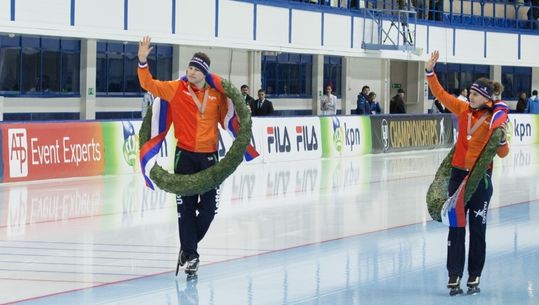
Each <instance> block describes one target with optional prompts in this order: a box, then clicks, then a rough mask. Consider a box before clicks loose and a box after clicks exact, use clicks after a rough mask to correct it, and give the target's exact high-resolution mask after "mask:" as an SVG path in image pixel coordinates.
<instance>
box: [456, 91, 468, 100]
mask: <svg viewBox="0 0 539 305" xmlns="http://www.w3.org/2000/svg"><path fill="white" fill-rule="evenodd" d="M457 98H458V99H459V100H461V101H465V102H468V89H466V88H462V89H461V90H460V95H459V96H458V97H457Z"/></svg>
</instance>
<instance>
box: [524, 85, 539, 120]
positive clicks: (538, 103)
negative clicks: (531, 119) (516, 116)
mask: <svg viewBox="0 0 539 305" xmlns="http://www.w3.org/2000/svg"><path fill="white" fill-rule="evenodd" d="M526 113H535V114H537V113H539V97H537V90H533V91H532V96H530V98H529V99H528V105H527V106H526Z"/></svg>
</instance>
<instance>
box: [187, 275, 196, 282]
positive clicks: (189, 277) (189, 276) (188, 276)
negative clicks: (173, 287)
mask: <svg viewBox="0 0 539 305" xmlns="http://www.w3.org/2000/svg"><path fill="white" fill-rule="evenodd" d="M197 279H198V274H188V275H187V280H188V281H194V280H197Z"/></svg>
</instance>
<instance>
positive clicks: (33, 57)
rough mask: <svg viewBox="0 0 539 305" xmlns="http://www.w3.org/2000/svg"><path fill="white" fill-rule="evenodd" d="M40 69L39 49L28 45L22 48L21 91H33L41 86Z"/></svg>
mask: <svg viewBox="0 0 539 305" xmlns="http://www.w3.org/2000/svg"><path fill="white" fill-rule="evenodd" d="M23 40H24V39H23ZM40 70H41V54H40V52H39V50H38V49H36V48H30V47H24V48H22V92H30V93H35V92H36V91H37V90H38V88H40V87H41V84H40V75H39V72H40Z"/></svg>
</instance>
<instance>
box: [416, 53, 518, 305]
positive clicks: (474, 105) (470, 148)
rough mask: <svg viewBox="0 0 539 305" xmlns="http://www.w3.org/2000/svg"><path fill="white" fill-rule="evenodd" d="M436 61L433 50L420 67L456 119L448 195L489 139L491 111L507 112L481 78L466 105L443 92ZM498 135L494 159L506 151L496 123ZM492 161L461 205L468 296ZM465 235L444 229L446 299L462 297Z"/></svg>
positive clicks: (481, 258)
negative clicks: (464, 220)
mask: <svg viewBox="0 0 539 305" xmlns="http://www.w3.org/2000/svg"><path fill="white" fill-rule="evenodd" d="M438 59H439V53H438V51H434V52H433V53H432V54H431V56H430V59H429V60H428V61H427V62H426V63H425V72H426V78H427V82H428V85H429V88H430V90H431V92H432V94H433V95H434V96H435V97H436V98H437V99H439V100H440V102H442V104H444V105H445V106H446V107H447V108H449V110H451V112H453V113H454V114H455V115H456V116H457V120H458V123H457V124H458V128H459V130H460V131H461V132H459V134H458V138H457V142H456V144H455V149H454V155H453V159H452V160H451V166H452V168H451V177H450V179H449V185H448V194H449V196H452V195H453V194H454V193H455V192H456V191H457V189H458V187H459V185H460V184H461V182H462V181H463V180H464V179H465V177H466V176H467V175H468V172H469V171H470V170H471V169H472V168H473V167H474V166H475V164H476V162H477V160H478V159H479V157H480V155H481V152H482V151H483V147H484V146H485V145H486V143H487V142H488V141H489V135H490V133H489V132H490V124H491V119H492V118H493V111H494V109H495V107H497V108H496V109H500V111H502V112H504V113H507V112H509V109H508V107H507V105H505V104H504V103H502V102H495V101H493V98H492V95H493V93H494V84H493V82H492V81H491V80H489V79H486V78H479V79H477V80H476V81H475V82H474V83H473V85H472V86H471V88H470V96H469V99H470V102H469V103H467V102H465V101H461V100H459V99H457V98H455V97H454V96H452V95H451V94H449V93H447V92H446V91H445V90H444V89H443V88H442V86H441V85H440V83H439V82H438V78H437V77H436V74H435V73H434V66H435V64H436V62H437V61H438ZM501 128H503V131H504V135H503V136H502V139H501V141H500V143H499V145H498V148H497V155H498V156H499V157H501V158H504V157H506V156H507V154H508V153H509V144H508V142H507V141H506V134H507V131H506V128H507V126H506V125H505V123H504V124H502V126H501ZM492 166H493V165H492V163H491V164H490V166H489V167H488V169H487V170H486V172H485V173H484V177H483V180H484V181H482V182H481V183H479V185H478V187H477V189H476V191H475V193H473V195H472V197H471V199H470V200H469V201H468V202H467V203H466V206H465V211H464V213H465V214H468V224H469V231H470V236H469V244H470V246H469V252H468V275H469V277H468V282H467V286H468V288H469V290H468V293H470V294H475V293H478V292H479V279H480V276H481V273H482V271H483V267H484V264H485V250H486V241H485V235H486V229H487V210H488V206H489V202H490V198H491V197H492V180H491V174H492ZM465 237H466V228H465V227H456V226H450V227H449V233H448V237H447V272H448V276H449V281H448V283H447V288H449V289H450V295H457V294H460V293H462V290H461V289H460V279H461V278H462V275H463V272H464V263H465Z"/></svg>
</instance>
